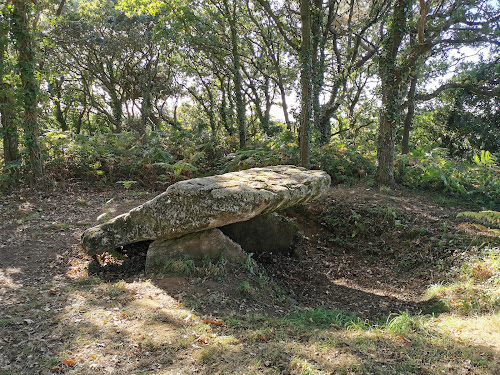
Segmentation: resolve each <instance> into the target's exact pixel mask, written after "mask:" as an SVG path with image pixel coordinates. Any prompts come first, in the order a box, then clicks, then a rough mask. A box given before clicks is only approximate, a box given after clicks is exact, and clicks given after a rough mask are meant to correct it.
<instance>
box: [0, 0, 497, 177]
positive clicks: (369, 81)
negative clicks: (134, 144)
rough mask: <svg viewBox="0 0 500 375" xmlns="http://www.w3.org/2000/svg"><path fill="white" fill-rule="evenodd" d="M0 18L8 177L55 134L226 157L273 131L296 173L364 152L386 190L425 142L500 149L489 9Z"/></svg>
mask: <svg viewBox="0 0 500 375" xmlns="http://www.w3.org/2000/svg"><path fill="white" fill-rule="evenodd" d="M0 20H1V22H0V54H1V55H2V59H1V63H0V117H1V125H2V128H1V132H2V138H3V146H2V150H3V152H2V154H3V159H2V168H3V170H4V172H5V173H7V171H8V170H9V168H11V167H12V166H13V165H17V166H19V167H20V168H23V169H24V170H26V171H29V175H31V176H32V181H34V180H36V178H37V177H40V176H42V175H43V173H44V171H43V167H44V164H46V163H47V162H48V157H47V156H44V155H45V154H50V153H51V152H52V153H53V150H51V148H52V147H53V145H50V144H46V146H44V145H43V143H44V142H43V137H44V136H45V134H48V133H49V132H53V131H60V132H63V133H64V132H66V133H67V134H73V135H81V136H87V137H89V136H95V135H98V134H107V133H109V134H111V133H115V134H116V133H122V132H132V133H133V134H136V139H137V140H138V141H139V142H142V143H148V142H149V139H150V134H152V132H153V133H154V132H157V133H158V132H161V133H162V134H166V135H168V134H173V133H175V132H179V131H180V132H183V131H187V132H189V134H190V135H191V136H193V137H194V136H196V137H197V139H198V141H196V142H197V143H199V144H200V145H201V144H206V142H208V143H209V144H210V145H211V146H212V147H213V148H215V149H217V147H218V148H219V149H220V150H221V151H220V153H219V154H220V155H222V154H224V153H226V154H227V153H230V152H234V151H237V150H245V149H248V148H251V147H252V144H255V142H261V141H262V140H265V139H271V138H273V137H276V136H281V139H282V141H281V142H285V143H284V145H291V146H292V148H294V147H295V146H293V145H294V144H295V145H296V147H295V148H294V150H295V151H294V152H296V157H297V158H296V159H294V160H295V162H296V163H297V164H300V165H302V166H306V167H324V166H323V165H321V163H320V162H319V160H322V158H321V155H320V154H321V151H318V152H319V154H318V156H315V155H316V154H314V153H315V152H316V151H315V150H316V149H317V150H320V149H325V147H326V148H328V147H329V146H328V145H331V144H332V143H337V144H339V143H341V144H345V145H346V147H348V148H351V149H353V150H354V147H357V146H359V145H361V144H363V145H366V147H367V149H369V150H373V151H374V152H375V151H376V171H377V172H376V175H375V178H376V181H377V182H378V184H380V185H388V186H391V185H393V184H394V183H395V172H397V171H395V158H396V159H397V157H398V155H399V154H408V153H411V152H413V151H415V150H416V149H418V148H419V147H422V145H424V144H427V146H428V147H429V146H432V147H445V148H447V149H449V152H450V155H454V156H460V157H469V158H470V157H472V155H474V154H475V153H478V152H480V151H481V150H487V151H489V152H490V153H491V154H492V155H494V154H495V153H498V152H499V151H500V138H499V134H500V130H499V125H498V124H499V122H498V116H499V113H498V108H499V101H498V98H499V92H500V89H499V86H498V84H499V82H498V77H499V66H500V61H499V45H500V39H499V38H500V29H499V24H500V22H499V21H500V7H499V4H498V2H494V1H490V0H470V1H461V0H460V1H459V0H437V1H424V0H419V1H416V0H383V1H379V0H377V1H374V0H349V1H345V0H302V1H277V0H223V1H212V0H207V1H195V2H192V1H186V0H169V1H167V0H164V1H143V0H108V1H105V0H92V1H84V0H72V1H64V0H62V1H61V0H57V1H56V0H45V1H23V0H8V1H6V2H3V3H2V5H1V13H0ZM287 134H288V135H287ZM295 137H296V139H297V142H296V143H295V142H293V139H294V138H295ZM431 138H432V144H429V142H428V140H429V139H431ZM283 139H287V140H286V141H283ZM290 140H292V142H290ZM41 143H42V144H41ZM200 147H201V146H200ZM287 147H288V146H287ZM311 150H312V152H313V154H314V155H311ZM292 159H293V158H292ZM292 161H293V160H292ZM323 164H324V163H323Z"/></svg>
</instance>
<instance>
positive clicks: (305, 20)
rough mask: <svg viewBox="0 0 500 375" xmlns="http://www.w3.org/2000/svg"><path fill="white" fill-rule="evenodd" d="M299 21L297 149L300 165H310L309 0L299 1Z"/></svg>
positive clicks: (310, 68) (307, 166) (306, 166)
mask: <svg viewBox="0 0 500 375" xmlns="http://www.w3.org/2000/svg"><path fill="white" fill-rule="evenodd" d="M300 21H301V35H302V40H301V44H300V66H301V71H300V126H299V151H300V165H301V166H302V167H305V168H309V166H310V136H309V131H310V127H311V112H312V108H311V70H312V67H311V7H310V1H309V0H301V2H300Z"/></svg>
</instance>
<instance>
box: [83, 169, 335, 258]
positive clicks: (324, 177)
mask: <svg viewBox="0 0 500 375" xmlns="http://www.w3.org/2000/svg"><path fill="white" fill-rule="evenodd" d="M330 180H331V179H330V176H329V175H328V174H327V173H326V172H323V171H317V170H307V169H305V168H301V167H296V166H291V165H279V166H271V167H263V168H252V169H248V170H244V171H239V172H231V173H226V174H222V175H216V176H210V177H202V178H195V179H191V180H187V181H181V182H177V183H175V184H173V185H171V186H169V187H168V189H167V190H166V191H165V192H164V193H162V194H160V195H158V196H157V197H155V198H153V199H152V200H150V201H148V202H146V203H144V204H143V205H141V206H139V207H136V208H134V209H132V210H131V211H129V212H128V213H126V214H123V215H120V216H117V217H115V218H114V219H111V220H109V221H108V222H106V223H103V224H101V225H98V226H95V227H93V228H90V229H87V230H86V231H85V232H84V233H83V236H82V243H83V247H84V248H85V250H86V251H87V253H88V254H90V255H96V254H102V253H104V252H106V251H110V250H114V249H116V248H118V247H120V246H123V245H127V244H130V243H134V242H139V241H145V240H157V239H169V238H176V237H180V236H183V235H186V234H189V233H194V232H199V231H203V230H207V229H211V228H217V227H222V226H224V225H228V224H232V223H236V222H239V221H245V220H249V219H251V218H253V217H255V216H257V215H261V214H266V213H271V212H275V211H277V210H281V209H284V208H287V207H291V206H294V205H297V204H301V203H305V202H308V201H311V200H314V199H316V198H319V197H320V196H322V195H323V194H325V193H326V192H327V191H328V189H329V186H330Z"/></svg>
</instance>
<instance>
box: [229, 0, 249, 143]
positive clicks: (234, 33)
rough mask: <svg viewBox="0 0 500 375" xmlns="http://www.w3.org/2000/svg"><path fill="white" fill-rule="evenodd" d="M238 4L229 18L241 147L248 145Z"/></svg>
mask: <svg viewBox="0 0 500 375" xmlns="http://www.w3.org/2000/svg"><path fill="white" fill-rule="evenodd" d="M236 19H237V17H236V5H234V6H233V16H232V19H229V22H230V23H229V27H230V28H231V53H232V55H233V56H232V57H233V76H234V98H235V102H236V121H237V123H238V134H239V137H240V147H245V145H246V108H245V107H246V104H245V96H244V93H243V78H242V76H241V62H240V53H239V51H238V41H239V38H238V30H236Z"/></svg>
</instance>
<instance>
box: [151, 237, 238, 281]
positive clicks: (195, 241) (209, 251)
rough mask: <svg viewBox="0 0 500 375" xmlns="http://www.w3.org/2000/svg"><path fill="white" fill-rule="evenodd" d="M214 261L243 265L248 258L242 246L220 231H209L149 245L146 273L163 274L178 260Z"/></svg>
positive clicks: (162, 240) (157, 241)
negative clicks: (205, 258) (171, 262)
mask: <svg viewBox="0 0 500 375" xmlns="http://www.w3.org/2000/svg"><path fill="white" fill-rule="evenodd" d="M184 257H187V258H189V259H203V258H204V257H208V258H210V259H211V260H213V261H215V262H216V261H218V260H219V259H220V258H224V259H226V260H227V261H228V262H230V263H240V264H243V263H244V262H245V260H246V259H247V256H246V254H245V252H244V251H243V249H242V248H241V246H240V245H239V244H237V243H236V242H234V241H233V240H231V239H230V238H229V237H227V236H226V235H224V233H222V232H221V231H220V230H219V229H217V228H215V229H209V230H204V231H201V232H196V233H191V234H187V235H185V236H182V237H179V238H173V239H161V240H156V241H154V242H153V243H152V244H151V245H149V249H148V253H147V256H146V273H150V272H162V271H163V268H164V267H165V265H168V264H169V261H171V260H173V259H176V258H184Z"/></svg>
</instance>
